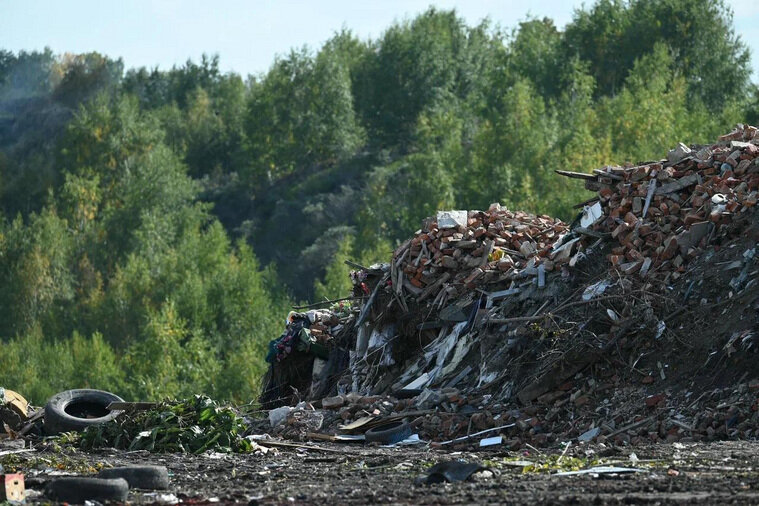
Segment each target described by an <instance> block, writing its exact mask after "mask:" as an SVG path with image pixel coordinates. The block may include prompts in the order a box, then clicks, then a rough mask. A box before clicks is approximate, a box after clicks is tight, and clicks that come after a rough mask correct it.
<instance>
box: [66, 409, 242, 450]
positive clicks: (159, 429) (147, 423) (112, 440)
mask: <svg viewBox="0 0 759 506" xmlns="http://www.w3.org/2000/svg"><path fill="white" fill-rule="evenodd" d="M246 429H247V424H246V423H245V420H244V419H243V418H242V416H241V415H240V414H239V413H238V412H237V411H235V410H234V409H232V408H231V407H228V406H221V405H219V404H218V403H216V402H214V401H212V400H211V399H210V398H208V397H206V396H202V395H196V396H194V397H192V398H189V399H187V400H184V401H164V402H162V403H160V404H159V406H158V407H156V408H153V409H151V410H148V411H142V412H137V413H135V414H123V415H121V416H120V417H119V418H118V419H116V420H113V421H112V422H109V423H106V424H101V425H98V426H96V427H90V428H88V429H87V430H86V431H85V432H84V434H82V438H81V440H80V442H79V444H80V446H81V447H82V448H84V449H88V450H89V449H93V448H119V449H125V450H148V451H151V452H167V453H180V452H181V453H196V454H200V453H203V452H205V451H209V450H211V451H216V452H246V451H250V450H251V447H252V445H251V443H250V442H249V441H248V440H246V439H245V438H244V437H243V433H244V432H245V430H246Z"/></svg>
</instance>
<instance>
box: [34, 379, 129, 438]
mask: <svg viewBox="0 0 759 506" xmlns="http://www.w3.org/2000/svg"><path fill="white" fill-rule="evenodd" d="M112 402H124V399H122V398H121V397H119V396H118V395H115V394H112V393H110V392H104V391H102V390H89V389H79V390H66V391H64V392H60V393H57V394H55V395H54V396H52V397H51V398H50V400H48V401H47V404H46V405H45V424H44V427H45V433H46V434H48V435H54V434H60V433H61V432H70V431H83V430H85V429H86V428H87V427H91V426H93V425H99V424H101V423H104V422H110V421H111V420H113V419H114V418H116V417H117V416H118V415H119V414H121V411H108V410H107V409H106V408H107V407H108V405H109V404H110V403H112Z"/></svg>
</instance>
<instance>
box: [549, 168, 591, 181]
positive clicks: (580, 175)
mask: <svg viewBox="0 0 759 506" xmlns="http://www.w3.org/2000/svg"><path fill="white" fill-rule="evenodd" d="M554 172H555V173H557V174H558V175H560V176H564V177H569V178H572V179H585V180H588V181H597V180H598V176H596V175H595V174H587V173H585V172H572V171H569V170H555V171H554Z"/></svg>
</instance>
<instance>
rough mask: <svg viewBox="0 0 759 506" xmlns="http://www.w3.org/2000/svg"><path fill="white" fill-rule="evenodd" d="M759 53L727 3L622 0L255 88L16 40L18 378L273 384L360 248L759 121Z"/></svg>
mask: <svg viewBox="0 0 759 506" xmlns="http://www.w3.org/2000/svg"><path fill="white" fill-rule="evenodd" d="M748 57H749V53H748V48H747V46H746V44H745V43H744V42H743V41H741V40H739V39H738V37H737V36H736V35H735V30H734V27H733V23H732V14H731V12H730V10H729V9H728V8H727V7H726V5H725V3H724V2H723V1H721V0H719V1H711V0H631V1H622V0H598V1H596V2H595V3H593V4H592V5H590V6H589V7H587V8H582V9H579V10H577V11H576V12H575V14H574V16H573V19H572V21H571V22H570V23H568V24H567V26H566V27H565V28H564V29H563V30H559V29H558V28H557V27H556V26H555V24H554V22H553V21H552V20H550V19H547V18H546V19H533V18H528V19H526V20H524V21H523V22H521V23H519V25H518V26H517V27H515V28H514V29H513V30H511V31H508V30H501V29H498V28H493V27H491V26H490V25H489V23H487V22H483V23H480V24H478V25H476V26H467V24H466V23H465V22H464V20H463V19H462V18H461V17H459V16H458V15H457V13H456V12H455V11H442V10H437V9H435V8H430V9H428V10H427V11H425V12H424V13H422V14H420V15H419V16H417V17H416V18H414V19H410V20H406V21H401V22H396V23H394V24H393V25H391V26H390V27H388V29H387V30H386V31H385V32H384V33H382V34H381V35H380V36H379V38H377V39H375V40H361V39H359V38H357V37H356V36H355V35H354V34H352V33H351V32H350V31H349V30H347V29H344V30H342V31H340V32H338V33H336V34H334V36H333V37H332V38H330V39H329V40H328V41H327V42H326V43H325V44H324V45H323V46H322V47H321V48H318V49H315V50H313V51H312V50H308V49H300V50H293V51H291V52H290V53H288V54H285V55H283V56H281V57H279V58H277V59H276V60H275V61H274V63H273V65H272V66H271V68H270V69H269V70H268V71H267V72H265V73H263V74H261V75H259V76H255V77H251V78H249V79H248V80H247V81H245V80H243V78H242V77H241V76H239V75H237V74H235V73H224V72H222V71H220V69H219V59H218V57H217V56H210V57H209V56H205V55H204V56H203V57H202V58H201V60H200V61H199V62H197V63H194V62H192V61H188V62H187V63H186V64H185V65H183V66H178V67H174V68H172V69H170V70H168V71H160V70H158V69H153V70H148V69H145V68H141V69H132V70H129V71H127V72H126V74H124V73H123V64H122V62H121V60H114V59H110V58H108V57H106V56H103V55H100V54H98V53H94V52H93V53H87V54H81V55H68V54H66V55H60V56H57V55H55V54H53V53H52V51H51V50H49V49H45V50H44V51H41V52H19V53H18V54H14V53H12V52H9V51H3V50H0V315H2V316H3V318H2V319H0V339H1V340H2V343H3V354H2V355H1V356H0V384H2V385H4V386H8V387H11V388H13V387H15V389H16V390H19V391H20V392H22V393H24V394H25V395H27V396H28V397H30V398H31V399H32V400H34V401H36V402H38V403H41V402H43V401H44V400H45V398H46V397H47V396H49V395H51V394H53V393H55V391H57V390H63V389H66V388H73V387H77V386H90V387H99V388H107V389H112V390H114V391H116V392H118V393H122V394H123V395H125V396H126V397H129V398H131V399H135V400H136V399H140V400H150V399H155V398H159V397H163V396H169V395H170V396H188V395H190V394H194V393H201V392H202V393H207V394H209V395H214V396H215V397H217V398H223V399H233V400H236V401H243V400H248V399H251V398H253V397H255V396H256V395H257V391H258V385H259V384H260V381H259V379H260V376H261V374H262V373H263V371H264V368H265V363H264V361H263V357H264V355H265V351H266V350H265V345H266V343H267V342H268V341H269V340H270V339H272V338H273V337H276V336H277V335H279V333H280V331H281V325H282V317H283V315H285V314H286V313H287V311H288V309H289V306H290V299H291V298H294V299H297V300H303V299H312V298H314V297H316V298H318V299H321V298H336V297H340V296H344V295H347V294H348V292H349V291H350V288H351V287H350V284H349V282H348V278H347V271H348V270H349V268H348V267H347V266H346V265H345V264H344V260H345V259H353V260H357V261H359V262H360V263H362V264H371V263H373V262H376V261H387V260H388V259H389V258H390V255H391V254H392V250H393V248H394V247H395V246H397V244H398V243H399V242H400V241H403V240H404V239H406V238H407V237H408V236H409V235H410V234H412V233H413V232H414V231H415V230H417V229H418V227H419V224H420V222H421V220H422V219H423V218H425V217H426V216H429V215H432V214H434V213H435V212H436V211H437V210H440V209H444V208H447V209H451V208H458V209H483V208H486V207H487V206H488V205H489V204H490V203H492V202H495V201H500V202H501V203H502V204H505V205H507V206H508V207H510V208H512V209H524V210H528V211H533V212H538V213H548V214H551V215H554V216H559V217H561V218H563V219H572V218H573V213H576V211H573V210H572V205H573V204H575V203H577V202H578V201H581V200H584V199H585V198H587V196H586V193H585V192H584V191H583V189H582V185H580V184H573V183H571V182H569V183H568V182H567V181H565V180H562V179H561V178H557V177H555V175H554V171H555V170H556V169H564V170H572V171H580V172H583V171H585V172H587V171H590V170H592V169H594V168H597V167H601V166H603V165H606V164H611V163H614V164H621V163H624V162H627V161H629V162H637V161H641V160H643V159H651V158H658V157H660V156H661V155H662V154H663V153H666V151H667V150H668V149H669V148H671V147H672V146H674V145H675V144H676V143H677V142H679V141H682V142H686V143H692V142H708V141H710V140H712V139H714V138H715V137H716V136H717V135H719V134H721V133H723V132H725V131H728V130H729V129H730V128H731V127H732V126H733V124H735V123H736V122H744V121H749V122H753V123H756V122H757V121H759V120H758V119H757V118H759V91H757V90H758V88H757V86H756V84H751V83H749V66H748ZM254 250H255V254H254ZM264 266H266V267H264Z"/></svg>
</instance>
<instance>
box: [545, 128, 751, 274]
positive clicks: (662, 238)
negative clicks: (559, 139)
mask: <svg viewBox="0 0 759 506" xmlns="http://www.w3.org/2000/svg"><path fill="white" fill-rule="evenodd" d="M757 143H759V132H758V131H757V128H755V127H751V126H745V125H739V126H738V128H736V129H735V130H734V131H733V132H731V133H730V134H727V135H724V136H722V137H720V138H719V141H718V142H717V143H716V144H712V145H709V146H693V147H692V148H689V147H688V146H685V145H684V144H682V143H680V145H679V146H678V147H677V148H675V149H673V150H672V151H670V152H669V154H668V156H667V159H665V160H660V161H657V162H649V163H644V164H639V165H636V166H628V167H619V166H608V167H604V168H602V169H597V170H595V171H593V174H581V173H574V172H566V171H558V172H559V174H561V175H564V176H568V177H574V178H579V179H584V180H585V187H586V188H587V189H589V190H593V191H596V192H597V193H598V196H597V197H595V198H594V199H591V201H588V202H586V203H585V207H584V211H583V215H582V217H581V220H580V226H579V227H576V228H575V231H576V232H577V235H578V236H582V237H583V240H582V241H579V240H577V239H576V241H577V242H578V243H579V244H577V247H578V248H581V246H582V244H583V243H584V244H587V243H588V241H592V240H595V238H604V239H606V238H610V239H611V241H612V242H613V244H614V246H613V247H612V248H611V251H610V253H609V254H608V255H607V258H608V260H609V262H610V263H611V264H612V265H613V266H615V267H617V268H618V269H619V270H620V271H621V272H623V273H624V274H635V273H637V274H638V275H640V276H641V277H645V276H647V275H649V274H654V273H656V274H660V275H663V277H668V276H671V277H672V278H674V279H677V278H678V277H679V276H681V275H682V274H683V273H684V272H685V268H686V267H685V266H686V264H687V263H688V261H689V260H692V259H693V258H694V257H695V256H696V255H697V254H698V253H699V252H700V251H703V249H704V247H705V246H706V245H707V244H711V243H713V242H714V241H715V239H716V238H718V237H720V236H721V235H722V236H724V235H727V234H729V233H730V231H731V227H730V226H729V225H731V224H732V223H733V218H734V216H736V215H741V214H743V213H746V212H747V211H748V210H750V209H751V208H753V207H754V206H756V202H757V193H758V191H757V190H758V189H759V145H757ZM568 247H569V248H571V247H572V245H569V246H568Z"/></svg>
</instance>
